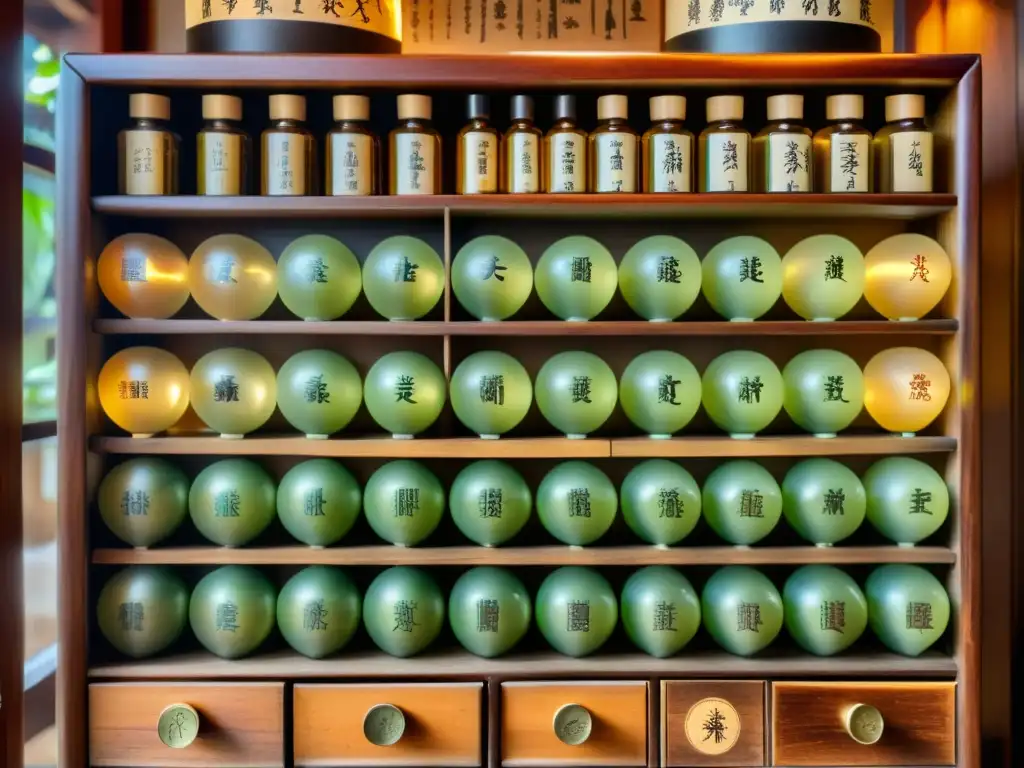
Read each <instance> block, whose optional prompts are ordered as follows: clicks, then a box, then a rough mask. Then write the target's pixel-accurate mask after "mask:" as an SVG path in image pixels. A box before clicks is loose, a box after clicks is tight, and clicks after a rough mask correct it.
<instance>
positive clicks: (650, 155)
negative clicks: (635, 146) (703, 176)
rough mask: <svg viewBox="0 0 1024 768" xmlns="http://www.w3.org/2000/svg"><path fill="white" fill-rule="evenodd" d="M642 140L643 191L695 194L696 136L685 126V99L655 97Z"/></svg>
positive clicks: (680, 97)
mask: <svg viewBox="0 0 1024 768" xmlns="http://www.w3.org/2000/svg"><path fill="white" fill-rule="evenodd" d="M650 103H651V127H650V128H648V129H647V132H646V133H645V134H644V138H643V157H644V184H643V190H644V192H692V191H693V134H692V133H690V132H689V131H688V130H686V129H685V128H684V127H683V120H685V119H686V98H685V97H683V96H654V97H653V98H652V99H651V102H650Z"/></svg>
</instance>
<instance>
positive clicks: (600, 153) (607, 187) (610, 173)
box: [594, 133, 637, 192]
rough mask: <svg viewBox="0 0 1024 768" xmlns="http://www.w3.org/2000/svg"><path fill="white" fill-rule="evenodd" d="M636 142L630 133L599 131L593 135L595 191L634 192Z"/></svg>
mask: <svg viewBox="0 0 1024 768" xmlns="http://www.w3.org/2000/svg"><path fill="white" fill-rule="evenodd" d="M636 144H637V141H636V136H633V135H632V134H630V133H600V134H598V135H597V136H596V137H595V140H594V145H595V146H594V151H595V152H596V153H597V157H596V158H595V162H596V163H597V174H596V176H597V179H596V185H597V186H596V189H595V190H594V191H595V192H636Z"/></svg>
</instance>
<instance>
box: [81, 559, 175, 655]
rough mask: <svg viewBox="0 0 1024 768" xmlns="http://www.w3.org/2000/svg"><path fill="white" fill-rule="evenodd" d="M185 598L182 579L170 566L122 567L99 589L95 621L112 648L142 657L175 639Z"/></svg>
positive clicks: (162, 647)
mask: <svg viewBox="0 0 1024 768" xmlns="http://www.w3.org/2000/svg"><path fill="white" fill-rule="evenodd" d="M188 600H189V595H188V588H187V587H186V586H185V582H183V581H182V580H181V579H180V578H179V577H178V576H177V574H175V573H174V572H173V571H171V570H170V569H168V568H158V567H152V566H138V567H133V568H125V569H124V570H122V571H118V572H117V573H116V574H115V575H114V576H112V577H111V578H110V580H109V581H107V583H106V584H104V585H103V589H102V590H100V595H99V599H98V600H97V603H96V623H97V624H98V625H99V628H100V632H102V633H103V636H104V637H105V638H106V639H107V641H108V642H109V643H110V644H111V645H112V646H114V648H116V649H117V650H118V651H120V652H121V653H123V654H124V655H125V656H130V657H131V658H133V659H142V658H145V657H147V656H153V655H154V654H157V653H159V652H160V651H162V650H164V649H165V648H167V647H168V646H169V645H171V644H172V643H173V642H174V641H175V640H177V639H178V637H179V636H180V635H181V633H182V631H183V630H184V629H185V624H186V622H187V621H188Z"/></svg>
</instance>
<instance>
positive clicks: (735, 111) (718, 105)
mask: <svg viewBox="0 0 1024 768" xmlns="http://www.w3.org/2000/svg"><path fill="white" fill-rule="evenodd" d="M704 109H705V111H706V112H707V113H708V122H709V123H715V122H718V121H719V120H742V119H743V97H742V96H712V97H711V98H710V99H708V100H707V101H706V102H705V107H704Z"/></svg>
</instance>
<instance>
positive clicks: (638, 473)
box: [619, 459, 701, 548]
mask: <svg viewBox="0 0 1024 768" xmlns="http://www.w3.org/2000/svg"><path fill="white" fill-rule="evenodd" d="M619 497H620V501H621V504H622V517H623V518H624V519H625V521H626V524H627V525H628V526H629V527H630V529H631V530H632V531H633V533H635V534H636V535H637V536H639V537H640V538H641V539H643V540H644V541H646V542H648V543H649V544H654V545H655V546H656V547H662V548H664V547H667V546H670V545H672V544H678V543H679V542H680V541H682V540H683V539H685V538H686V537H687V536H689V535H690V533H691V532H692V531H693V529H694V528H695V527H696V525H697V521H698V520H700V513H701V498H700V487H699V486H698V485H697V481H696V480H694V479H693V475H691V474H690V473H689V472H687V471H686V470H685V469H684V468H683V467H681V466H679V464H677V463H676V462H674V461H669V460H668V459H649V460H647V461H644V462H642V463H640V464H637V465H636V466H635V467H633V468H632V469H631V470H630V471H629V474H628V475H626V478H625V479H624V480H623V481H622V487H621V488H620V489H619Z"/></svg>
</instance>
